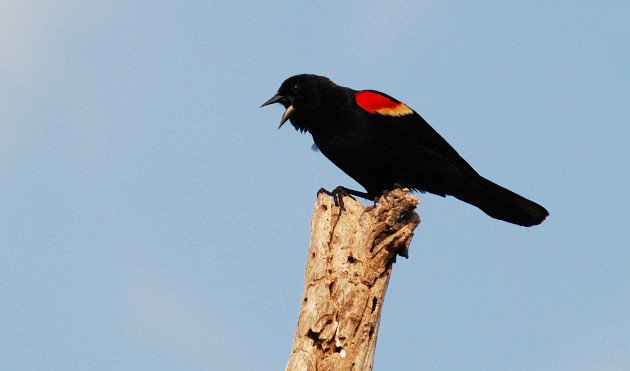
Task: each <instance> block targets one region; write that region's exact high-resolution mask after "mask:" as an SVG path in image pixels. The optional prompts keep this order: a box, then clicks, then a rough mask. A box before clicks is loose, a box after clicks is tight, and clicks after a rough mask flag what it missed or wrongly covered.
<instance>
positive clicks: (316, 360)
mask: <svg viewBox="0 0 630 371" xmlns="http://www.w3.org/2000/svg"><path fill="white" fill-rule="evenodd" d="M407 192H408V190H406V189H405V190H400V189H397V190H394V191H391V192H389V193H387V194H385V195H383V196H382V197H381V198H380V199H379V201H378V203H377V204H376V205H375V206H368V207H364V206H363V205H362V204H361V203H360V202H358V201H356V200H354V199H352V198H351V197H344V198H343V202H344V207H345V210H340V208H339V207H337V206H335V205H334V203H333V200H332V198H331V197H330V196H327V195H325V194H323V193H320V194H319V196H318V197H317V201H316V203H315V207H314V209H313V219H312V225H311V242H310V247H309V251H308V259H307V263H306V274H305V277H304V294H303V296H302V307H301V309H300V316H299V319H298V328H297V332H296V335H295V339H294V343H293V349H292V352H291V357H290V358H289V362H288V363H287V367H286V369H287V370H290V371H294V370H300V371H301V370H318V371H319V370H371V369H372V365H373V362H374V351H375V348H376V337H377V334H378V325H379V321H380V317H381V308H382V306H383V299H384V298H385V292H386V290H387V284H388V282H389V278H390V275H391V271H392V264H393V263H394V262H395V261H396V256H397V255H400V256H404V257H407V253H408V248H409V244H410V243H411V239H412V237H413V231H414V229H415V228H416V226H418V224H419V223H420V217H419V216H418V214H416V212H415V211H414V209H415V207H416V205H417V204H418V199H417V198H416V197H414V196H411V195H409V194H407Z"/></svg>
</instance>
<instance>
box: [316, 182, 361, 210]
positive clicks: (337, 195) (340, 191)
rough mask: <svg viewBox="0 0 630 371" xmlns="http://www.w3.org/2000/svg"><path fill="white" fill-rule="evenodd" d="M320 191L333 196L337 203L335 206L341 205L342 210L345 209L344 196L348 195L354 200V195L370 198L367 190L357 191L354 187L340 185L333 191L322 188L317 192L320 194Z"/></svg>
mask: <svg viewBox="0 0 630 371" xmlns="http://www.w3.org/2000/svg"><path fill="white" fill-rule="evenodd" d="M320 193H324V194H327V195H329V196H331V197H332V198H333V201H334V203H335V206H337V207H339V208H340V209H341V210H345V208H344V206H343V198H344V196H348V197H350V198H352V199H353V200H354V198H353V197H352V196H356V197H363V198H366V199H367V198H368V194H367V193H365V192H359V191H355V190H353V189H348V188H346V187H344V186H338V187H337V188H335V189H333V190H332V192H330V191H328V190H326V189H324V188H320V189H319V191H317V194H318V195H319V194H320Z"/></svg>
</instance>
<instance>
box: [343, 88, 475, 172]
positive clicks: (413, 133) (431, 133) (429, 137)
mask: <svg viewBox="0 0 630 371" xmlns="http://www.w3.org/2000/svg"><path fill="white" fill-rule="evenodd" d="M355 103H356V104H357V106H358V107H360V108H361V109H362V110H363V111H365V112H366V113H367V114H369V115H371V120H370V121H371V122H373V123H374V124H375V125H379V126H381V127H383V128H385V127H387V130H385V131H384V132H392V131H391V128H393V129H395V132H397V133H400V134H402V136H401V138H406V139H410V140H412V141H413V142H415V143H417V144H418V145H419V146H422V147H424V149H426V150H429V151H431V152H433V153H434V154H436V155H438V156H440V157H443V158H445V159H447V160H449V161H451V162H453V163H455V164H457V165H460V166H463V167H464V168H466V169H468V170H471V171H473V172H475V170H474V169H473V168H472V166H470V165H469V164H468V162H466V160H464V159H463V158H462V157H461V156H460V155H459V153H457V151H455V149H454V148H453V147H452V146H451V145H450V144H449V143H448V142H447V141H446V140H445V139H444V138H442V136H441V135H440V134H438V132H437V131H435V129H433V128H432V127H431V125H429V123H427V122H426V121H425V120H424V119H423V118H422V117H421V116H420V115H419V114H417V113H416V112H415V111H414V110H412V109H411V108H409V106H407V105H406V104H404V103H403V102H401V101H399V100H397V99H395V98H393V97H391V96H389V95H387V94H385V93H381V92H379V91H375V90H362V91H358V92H357V93H356V94H355ZM475 173H476V172H475Z"/></svg>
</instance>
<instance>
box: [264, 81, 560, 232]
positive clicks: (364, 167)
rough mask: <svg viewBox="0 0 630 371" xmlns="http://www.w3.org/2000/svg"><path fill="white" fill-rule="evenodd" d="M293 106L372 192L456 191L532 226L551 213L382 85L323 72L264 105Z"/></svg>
mask: <svg viewBox="0 0 630 371" xmlns="http://www.w3.org/2000/svg"><path fill="white" fill-rule="evenodd" d="M272 103H280V104H282V105H283V106H284V108H285V109H286V110H285V111H284V114H283V115H282V118H281V119H280V127H281V126H282V125H283V124H284V123H285V122H286V121H287V120H290V121H291V124H292V125H293V126H294V127H295V129H297V130H299V131H301V132H305V131H308V132H309V133H311V135H312V136H313V141H314V142H315V145H316V146H317V148H319V150H320V151H321V152H322V153H323V154H324V155H325V156H326V157H327V158H328V159H329V160H330V161H332V162H333V163H334V164H335V165H337V166H338V167H339V168H340V169H341V170H343V171H344V172H345V173H346V174H348V175H349V176H350V177H352V178H353V179H354V180H356V181H357V182H358V183H359V184H361V185H362V186H363V187H364V188H365V190H366V191H367V192H365V193H363V192H358V191H353V190H347V191H348V193H350V194H353V195H355V196H360V197H364V198H368V199H373V198H375V197H377V196H379V195H381V194H382V192H383V191H384V190H391V189H393V188H396V187H401V186H402V187H408V188H411V189H415V190H418V191H420V192H430V193H433V194H436V195H439V196H442V197H444V196H446V195H450V196H454V197H456V198H458V199H460V200H462V201H464V202H466V203H469V204H471V205H474V206H477V207H478V208H480V209H481V210H482V211H483V212H485V213H486V214H488V215H490V216H491V217H493V218H496V219H500V220H504V221H506V222H509V223H514V224H518V225H522V226H525V227H530V226H532V225H537V224H540V223H541V222H542V221H543V220H545V218H546V217H547V215H549V213H548V212H547V210H545V208H544V207H542V206H540V205H538V204H537V203H535V202H533V201H530V200H528V199H526V198H524V197H521V196H519V195H518V194H516V193H514V192H512V191H510V190H508V189H506V188H503V187H501V186H499V185H498V184H495V183H493V182H491V181H489V180H488V179H486V178H484V177H482V176H481V175H479V174H478V173H477V172H476V171H475V170H474V169H473V168H472V166H470V165H469V164H468V163H467V162H466V161H465V160H464V159H463V158H462V157H461V156H460V155H459V154H458V153H457V151H455V149H453V147H451V145H450V144H448V142H447V141H446V140H444V138H442V136H440V134H438V133H437V132H436V131H435V130H434V129H433V128H432V127H431V126H430V125H429V124H428V123H427V122H426V121H425V120H424V119H423V118H422V117H420V115H418V114H417V113H416V112H415V111H414V110H412V109H411V108H409V107H408V106H407V105H406V104H404V103H402V102H400V101H398V100H396V99H394V98H392V97H390V96H389V95H387V94H384V93H381V92H378V91H375V90H361V91H357V90H353V89H350V88H346V87H343V86H339V85H336V84H335V83H333V82H332V81H331V80H330V79H328V78H326V77H323V76H317V75H297V76H293V77H290V78H288V79H287V80H285V81H284V82H283V83H282V85H281V86H280V89H278V93H277V94H276V95H274V96H273V97H272V98H271V99H269V100H268V101H266V102H265V103H263V106H266V105H268V104H272Z"/></svg>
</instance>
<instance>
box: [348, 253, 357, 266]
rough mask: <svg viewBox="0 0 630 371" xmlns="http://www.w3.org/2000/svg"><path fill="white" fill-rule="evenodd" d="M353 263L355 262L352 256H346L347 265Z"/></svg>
mask: <svg viewBox="0 0 630 371" xmlns="http://www.w3.org/2000/svg"><path fill="white" fill-rule="evenodd" d="M355 261H356V260H355V259H354V256H352V255H348V263H350V264H354V262H355Z"/></svg>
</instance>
